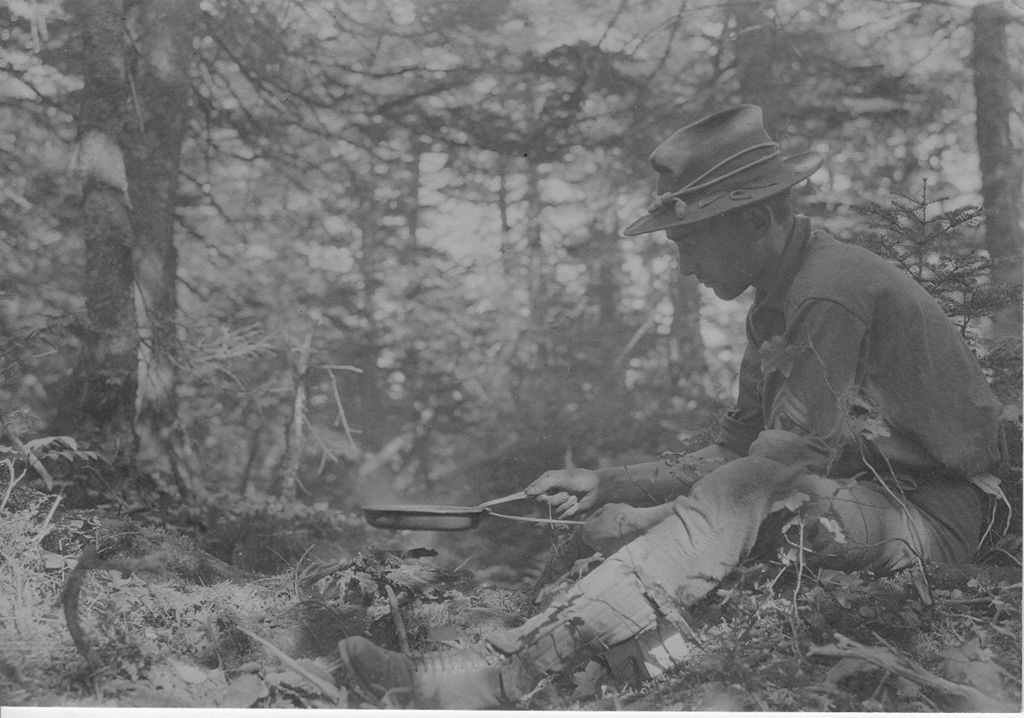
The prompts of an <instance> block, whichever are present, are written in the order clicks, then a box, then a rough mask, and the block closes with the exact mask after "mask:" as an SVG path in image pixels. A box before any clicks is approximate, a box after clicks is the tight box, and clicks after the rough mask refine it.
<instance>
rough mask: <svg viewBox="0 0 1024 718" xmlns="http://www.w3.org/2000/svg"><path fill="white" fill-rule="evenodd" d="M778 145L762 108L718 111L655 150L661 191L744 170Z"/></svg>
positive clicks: (740, 107) (667, 140)
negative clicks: (773, 140)
mask: <svg viewBox="0 0 1024 718" xmlns="http://www.w3.org/2000/svg"><path fill="white" fill-rule="evenodd" d="M776 148H777V146H776V145H775V144H774V143H773V142H772V139H771V137H769V136H768V132H767V131H766V130H765V128H764V121H763V118H762V112H761V108H760V107H758V106H757V105H739V106H737V107H732V108H729V109H727V110H723V111H721V112H716V113H715V114H713V115H709V116H707V117H705V118H703V119H700V120H698V121H696V122H694V123H692V124H689V125H687V126H686V127H683V128H682V129H679V130H677V131H676V132H675V133H673V134H672V135H671V136H670V137H669V138H668V139H666V140H665V141H664V142H662V143H661V144H660V145H658V147H657V148H656V149H655V150H654V152H653V153H651V164H652V165H653V166H654V169H655V170H656V171H657V172H658V188H657V191H658V193H659V194H661V193H664V192H678V191H679V190H682V189H684V188H687V187H688V186H690V185H698V184H702V183H703V182H705V181H708V180H714V179H715V178H724V177H725V176H726V175H728V174H730V173H742V170H743V169H744V168H746V167H747V166H750V165H751V162H752V161H753V160H757V159H758V158H759V157H762V158H765V159H768V155H770V154H772V153H773V152H774V153H775V154H777V149H776Z"/></svg>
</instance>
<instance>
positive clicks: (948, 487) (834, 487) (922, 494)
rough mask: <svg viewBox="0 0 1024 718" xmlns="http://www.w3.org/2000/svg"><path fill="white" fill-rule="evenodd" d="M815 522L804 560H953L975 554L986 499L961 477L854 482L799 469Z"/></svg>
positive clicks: (853, 566) (835, 565)
mask: <svg viewBox="0 0 1024 718" xmlns="http://www.w3.org/2000/svg"><path fill="white" fill-rule="evenodd" d="M793 487H794V490H795V491H797V492H802V493H804V494H806V495H807V496H808V497H809V501H808V508H809V509H811V511H810V513H811V514H812V515H823V516H824V517H825V518H828V519H831V520H832V521H833V522H835V524H834V525H835V526H836V527H837V528H838V529H839V535H837V534H836V532H834V531H833V530H831V529H830V528H829V527H826V526H823V525H822V524H821V523H820V522H819V524H818V525H817V526H812V527H811V529H812V531H811V533H810V534H809V535H808V537H807V548H808V558H807V560H808V564H809V565H810V566H813V567H818V568H832V569H837V570H843V571H856V570H870V571H875V572H877V573H892V572H894V571H899V570H901V569H905V568H908V567H911V566H914V565H917V564H918V563H919V562H920V561H930V562H934V563H946V564H956V563H965V562H968V561H970V560H972V559H973V558H974V554H975V552H976V550H977V544H978V540H979V538H980V536H981V529H982V526H983V522H984V517H985V512H986V509H987V505H988V502H987V501H986V500H985V497H984V495H983V494H982V493H981V491H980V490H978V489H977V488H976V487H975V486H973V485H972V484H971V483H969V482H967V481H964V480H962V479H949V478H943V477H925V478H919V479H917V480H908V479H905V478H904V479H895V480H891V479H885V480H884V483H883V482H881V481H878V480H866V481H856V482H852V481H850V480H837V479H829V478H824V477H820V476H814V475H805V476H802V477H799V478H798V479H797V480H796V481H795V482H794V485H793ZM780 538H781V537H780Z"/></svg>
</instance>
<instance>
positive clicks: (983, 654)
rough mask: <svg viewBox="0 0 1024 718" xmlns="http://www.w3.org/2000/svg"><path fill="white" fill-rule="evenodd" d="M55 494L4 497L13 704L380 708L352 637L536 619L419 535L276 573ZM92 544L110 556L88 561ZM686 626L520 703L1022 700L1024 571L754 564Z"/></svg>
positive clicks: (4, 684)
mask: <svg viewBox="0 0 1024 718" xmlns="http://www.w3.org/2000/svg"><path fill="white" fill-rule="evenodd" d="M54 503H55V501H54V497H53V496H48V495H44V494H41V493H38V492H35V491H31V490H29V489H25V488H22V487H18V488H17V489H16V490H14V491H7V492H4V491H2V490H0V705H8V706H77V707H96V706H122V707H123V706H145V707H155V706H159V707H169V706H170V707H173V706H180V707H236V708H238V707H241V708H247V707H259V708H264V707H272V708H335V707H342V708H346V707H348V708H356V707H375V706H374V705H373V704H371V703H370V702H369V701H367V699H366V697H365V696H360V695H359V694H358V693H357V692H356V691H355V690H354V689H353V688H351V687H350V686H348V685H346V682H345V679H344V675H343V672H342V671H341V669H340V668H339V666H338V664H337V662H336V660H335V659H336V650H335V646H336V644H337V641H338V640H339V639H340V638H343V637H345V636H347V635H357V634H362V635H367V636H369V637H370V638H372V639H373V640H375V641H377V642H378V643H380V644H382V645H385V646H387V647H389V648H392V649H395V650H401V649H410V650H430V649H440V650H449V649H451V648H453V647H459V646H461V645H470V644H472V643H473V642H475V641H478V640H479V639H480V636H481V635H483V634H486V633H487V632H488V631H491V630H495V629H498V628H502V627H506V626H513V625H516V624H518V623H520V622H522V621H523V620H525V618H526V617H528V616H529V615H530V614H532V613H533V612H535V611H536V610H537V609H536V607H535V606H534V605H533V603H532V602H531V601H530V600H529V599H528V584H527V582H526V581H525V580H524V581H522V582H519V583H516V582H509V580H508V577H509V576H510V575H514V572H512V571H509V570H508V569H507V568H503V567H495V568H494V570H493V571H490V572H488V571H483V570H477V571H473V572H471V571H469V570H467V569H465V568H462V567H458V563H457V562H453V561H452V560H451V557H448V556H439V555H437V554H436V552H434V551H432V550H431V549H429V548H426V547H422V546H420V545H419V544H417V543H416V541H417V535H416V534H394V535H393V538H392V540H391V541H389V542H388V543H389V545H378V546H374V547H369V546H361V547H360V548H358V549H357V550H355V551H352V552H348V553H347V555H343V554H344V553H345V552H342V553H339V554H336V555H335V556H334V557H330V556H326V555H320V556H319V557H318V558H315V559H314V558H312V555H313V552H306V553H305V555H304V556H302V555H300V556H299V557H298V558H296V559H289V563H290V565H287V566H285V568H284V569H283V570H279V571H276V572H273V573H271V574H270V575H267V574H259V573H255V572H252V571H247V570H243V569H242V568H239V567H238V566H233V565H231V564H230V563H228V562H227V561H224V560H222V559H221V558H218V557H217V556H216V555H215V554H216V553H217V551H214V552H213V553H211V552H210V551H211V550H212V548H211V547H213V546H214V545H215V544H216V542H215V541H213V540H212V538H211V536H210V535H209V533H208V532H205V533H204V532H203V531H199V530H197V529H196V524H195V522H193V523H192V524H190V523H189V521H187V520H184V519H183V516H184V515H183V514H179V515H178V516H177V522H176V523H175V522H174V521H170V520H169V518H168V517H167V516H162V517H160V518H158V519H157V518H148V519H147V518H145V517H144V516H143V515H142V514H136V515H131V514H127V513H126V512H125V510H124V507H120V508H117V507H110V506H107V507H102V506H101V507H96V508H91V509H82V510H63V509H58V510H57V511H56V512H52V511H51V509H52V507H53V506H54ZM311 515H312V514H308V515H303V516H302V517H298V518H297V517H294V516H291V517H288V521H289V522H290V523H291V524H295V523H296V522H301V521H308V520H309V518H310V516H311ZM193 518H194V517H193ZM331 521H332V522H333V524H332V525H333V526H334V527H335V531H336V534H337V535H338V536H341V535H342V534H345V532H346V531H348V530H350V529H351V530H352V531H355V533H349V534H345V535H346V536H347V538H346V539H345V541H346V542H348V545H355V544H354V541H355V540H356V539H353V538H352V537H354V536H361V534H358V531H357V530H356V529H355V528H354V527H355V525H356V524H358V523H360V521H359V520H358V519H357V518H356V517H344V518H338V517H337V516H334V517H333V518H332V519H331ZM267 526H268V530H269V526H270V525H269V524H267ZM328 533H329V532H328ZM90 544H92V545H97V546H98V547H99V549H100V554H101V555H102V556H103V559H104V560H106V561H108V563H107V564H100V565H96V566H94V569H93V570H89V571H84V570H82V569H83V567H84V566H86V565H89V562H90V561H93V560H94V559H83V560H80V558H81V557H82V555H83V554H82V552H83V550H84V549H85V547H87V546H88V545H90ZM204 549H205V550H204ZM232 555H234V556H236V557H237V556H238V555H239V554H238V551H237V549H235V550H234V551H233V554H232ZM228 558H230V555H229V556H228ZM448 565H451V566H456V568H449V567H447V566H448ZM76 566H78V570H75V567H76ZM919 575H920V574H919ZM503 577H504V578H503ZM798 578H799V580H797V579H798ZM65 587H70V589H69V590H66V591H65V594H70V595H66V596H65V598H66V600H65V601H64V605H65V608H66V607H67V606H68V605H71V606H72V608H73V609H74V610H73V615H71V616H66V615H65V613H64V611H63V610H62V608H61V595H62V590H65ZM75 599H77V600H75ZM687 620H688V622H689V625H690V627H691V628H692V631H693V633H692V636H691V639H692V643H693V645H694V650H693V653H692V655H691V656H690V657H689V658H688V659H686V660H685V661H684V663H683V664H682V665H681V666H679V667H678V668H677V669H676V670H674V671H672V672H671V673H670V674H669V675H667V676H666V677H664V678H662V679H660V680H657V681H651V682H648V683H646V684H644V685H642V686H640V687H639V688H636V689H628V688H626V687H624V686H621V685H618V683H617V682H616V680H615V679H614V678H613V677H612V676H611V675H609V673H608V671H607V670H606V668H605V666H604V664H603V663H602V662H601V661H600V659H598V658H595V659H593V660H588V661H585V662H584V663H582V664H581V665H579V666H578V667H576V669H574V670H571V671H567V672H566V673H565V674H563V675H561V676H558V677H555V678H551V679H548V680H546V681H545V682H543V683H542V684H541V686H539V687H538V689H537V690H535V691H534V692H533V693H532V694H531V695H530V696H529V697H528V698H527V699H525V700H524V701H523V702H522V703H521V704H520V706H519V707H520V708H523V709H534V710H538V709H557V710H620V709H622V710H698V709H702V710H719V711H743V710H756V711H822V712H824V711H828V712H831V711H886V712H948V711H979V710H980V711H1011V712H1019V711H1020V710H1021V680H1020V679H1021V582H1020V571H1019V568H1010V569H1007V568H998V567H992V566H970V567H949V568H942V567H933V568H932V569H931V570H929V571H928V582H927V588H926V587H925V583H924V582H922V581H920V580H914V576H913V575H897V576H895V577H892V578H882V579H879V578H875V577H872V576H869V575H865V574H847V573H838V572H830V573H820V572H819V573H815V574H811V573H809V572H807V571H804V572H803V573H800V574H799V575H798V573H797V571H796V570H795V568H794V566H784V565H782V564H752V565H747V566H744V567H742V568H741V569H739V570H737V571H736V572H734V573H733V575H731V576H730V577H729V579H728V580H727V581H726V582H724V583H723V584H722V585H721V586H720V587H719V588H718V589H717V590H716V591H714V592H713V593H712V594H711V595H709V596H708V597H707V598H706V599H705V600H703V601H702V602H700V603H699V604H698V605H696V606H694V607H692V608H691V610H690V611H689V615H688V616H687ZM69 629H70V630H69ZM72 633H74V634H75V635H76V638H75V640H73V636H72ZM76 642H77V644H78V645H77V647H76ZM87 657H88V658H87ZM385 707H387V706H385Z"/></svg>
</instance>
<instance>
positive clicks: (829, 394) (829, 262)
mask: <svg viewBox="0 0 1024 718" xmlns="http://www.w3.org/2000/svg"><path fill="white" fill-rule="evenodd" d="M822 161H823V158H822V157H821V156H820V155H818V154H816V153H812V152H808V153H803V154H799V155H796V156H793V157H789V158H785V159H784V158H783V157H782V156H781V153H780V150H779V146H778V145H777V144H776V143H774V142H772V140H771V139H770V138H769V136H768V134H767V132H766V131H765V129H764V125H763V121H762V118H761V110H760V108H758V107H756V106H753V105H741V106H738V107H734V108H731V109H728V110H724V111H722V112H718V113H716V114H713V115H710V116H708V117H705V118H704V119H701V120H699V121H697V122H694V123H692V124H690V125H687V126H686V127H683V128H682V129H680V130H678V131H677V132H676V133H674V134H673V135H672V136H670V137H669V138H668V139H667V140H665V142H663V143H662V144H661V145H659V146H658V147H657V149H655V151H654V153H653V154H652V156H651V162H652V164H653V166H654V168H655V170H656V171H657V172H658V175H659V177H658V187H657V195H656V198H655V201H654V203H653V204H652V205H651V207H650V210H649V213H648V214H647V215H646V216H644V217H641V218H640V219H638V220H637V221H635V222H633V223H632V224H631V225H629V226H628V227H627V228H626V230H625V234H626V235H638V234H643V233H650V232H658V231H665V232H666V233H667V236H668V238H669V239H671V240H672V241H674V242H675V243H676V244H677V246H678V248H679V267H680V271H682V272H683V274H686V275H691V274H692V275H696V277H697V279H698V280H699V281H700V282H702V283H703V284H705V285H706V286H708V287H710V288H711V289H712V290H713V291H714V292H715V294H716V295H718V296H719V297H720V298H722V299H734V298H736V297H738V296H739V295H740V294H742V293H743V292H744V291H746V289H748V288H749V287H751V286H753V287H754V288H755V290H756V295H755V300H754V303H753V305H752V307H751V309H750V312H749V314H748V316H747V327H746V328H747V338H748V346H747V349H746V353H745V354H744V357H743V361H742V365H741V369H740V389H739V397H738V401H737V404H736V408H735V409H734V410H733V411H732V412H731V413H730V414H728V415H727V416H726V417H724V418H723V420H722V423H721V431H720V436H719V439H718V441H717V442H716V444H714V445H712V446H710V447H707V448H705V449H702V450H701V451H698V452H695V453H693V454H689V455H686V456H684V457H682V460H681V461H678V462H670V461H654V462H650V463H645V464H638V465H634V466H626V467H622V468H615V469H602V470H599V471H589V470H584V469H571V470H558V471H550V472H548V473H546V474H544V475H543V476H541V477H540V478H538V479H537V480H536V481H534V482H533V483H532V484H530V486H528V487H527V493H529V494H532V495H534V496H537V497H538V499H539V500H541V501H543V502H544V503H547V504H549V505H551V506H553V507H554V508H555V510H556V512H557V513H558V514H559V515H561V516H569V515H573V514H576V513H585V514H586V513H591V512H593V513H592V515H591V516H590V518H589V520H588V521H587V523H586V524H585V525H584V526H583V528H582V531H581V532H580V538H581V540H582V541H583V543H586V544H587V545H588V546H589V548H591V549H594V550H597V551H599V552H600V553H601V554H603V555H604V556H606V557H607V558H605V559H604V561H603V562H602V563H601V564H600V565H598V566H597V567H596V568H595V569H594V570H593V571H591V572H590V573H588V574H587V575H586V576H584V577H583V578H582V579H580V580H579V581H576V582H575V583H573V584H572V585H570V586H569V587H568V588H567V589H564V590H562V591H560V592H559V593H558V595H557V596H555V598H554V599H553V600H552V601H551V603H550V605H548V606H547V608H545V609H544V610H543V611H541V612H540V613H539V614H538V615H536V616H534V617H532V618H531V619H529V620H528V621H526V623H525V624H524V625H522V626H520V627H518V628H514V629H510V630H505V631H500V632H496V633H493V634H490V635H488V636H487V637H486V645H485V646H483V647H482V648H480V649H477V650H465V651H455V652H448V653H432V654H425V655H423V656H418V657H410V656H406V655H402V654H399V653H394V652H389V651H385V650H383V649H381V648H379V647H377V646H375V645H373V644H372V643H371V642H370V641H368V640H366V639H365V638H361V637H356V638H348V639H345V640H343V641H341V642H340V644H339V651H340V654H341V658H342V662H343V663H344V664H345V666H346V668H347V672H348V675H349V678H350V679H351V680H352V681H353V682H355V683H356V684H357V685H358V686H359V687H360V688H361V689H362V690H363V691H365V692H367V693H368V694H370V695H371V696H374V697H377V698H379V697H381V696H382V695H383V694H384V693H386V692H388V691H392V692H393V693H392V696H395V695H396V693H397V694H404V698H405V700H407V701H408V702H409V703H410V704H411V705H414V706H416V707H421V708H484V707H495V706H500V705H503V704H512V703H514V702H515V701H516V700H517V699H518V698H519V697H521V696H522V695H523V694H524V693H525V692H527V691H529V690H530V689H531V688H532V687H533V686H534V685H535V684H536V683H537V681H538V680H540V678H542V677H543V676H544V675H546V674H548V673H551V672H557V671H561V670H563V669H566V668H569V667H571V666H573V665H575V664H577V663H578V662H579V661H580V660H582V659H583V658H585V657H588V656H590V655H592V654H594V653H605V654H608V653H611V654H613V655H616V656H618V657H619V658H618V659H616V660H620V659H621V657H622V656H624V655H625V656H629V657H631V659H632V665H633V667H634V669H635V671H636V674H637V675H636V678H638V679H643V678H647V677H653V676H656V675H658V674H660V673H661V672H663V671H665V670H666V669H668V668H670V667H672V666H673V665H675V664H677V663H678V662H679V661H680V660H682V659H683V658H685V657H686V656H687V655H688V653H689V647H688V644H687V641H686V639H685V633H684V630H685V625H684V624H683V621H682V618H681V616H680V612H679V609H680V608H681V607H685V606H689V605H691V604H692V603H694V602H695V601H697V600H698V599H700V598H701V597H702V596H704V595H705V594H706V593H708V592H709V591H710V590H711V589H713V588H714V586H715V585H716V584H717V583H718V582H719V581H720V580H721V579H722V578H723V577H724V576H725V575H726V573H727V572H728V571H730V570H731V569H732V568H733V567H735V566H736V565H737V563H738V562H739V561H740V560H742V559H743V558H744V557H745V556H746V555H747V554H748V553H749V551H750V549H751V548H752V547H753V545H754V543H755V540H756V539H757V538H758V532H759V529H760V528H761V526H762V524H763V523H764V522H765V519H766V518H767V517H768V516H769V515H770V514H772V513H773V512H775V511H777V510H780V509H781V508H782V507H783V506H784V505H787V504H788V505H789V506H792V505H793V504H794V498H795V497H797V502H799V500H804V501H805V502H806V503H805V504H804V506H805V508H808V509H810V510H811V513H813V515H815V516H826V517H828V518H829V519H830V520H831V523H830V526H833V527H836V530H837V531H839V532H841V534H842V539H843V540H837V538H836V535H835V534H834V533H833V532H830V531H819V532H817V534H814V533H812V534H811V536H810V540H809V545H808V555H809V558H808V563H809V564H810V565H812V566H817V567H827V568H836V569H841V570H859V569H870V570H873V571H876V572H879V573H887V572H893V571H898V570H900V569H904V568H907V567H910V566H914V565H916V564H918V563H920V562H922V561H932V562H937V563H962V562H966V561H969V560H971V559H972V557H973V556H974V553H975V551H976V548H977V543H978V541H979V538H980V535H981V530H982V526H983V523H984V518H985V515H986V511H987V506H988V502H987V500H986V498H987V497H986V496H985V495H984V494H983V493H982V492H981V491H980V490H979V489H978V488H977V487H976V486H975V483H974V481H976V480H977V477H978V476H981V475H984V474H985V472H988V471H990V470H992V469H993V468H994V467H995V466H996V465H998V463H999V461H1000V450H999V416H1000V409H1001V407H1000V405H999V402H998V401H997V400H996V399H995V397H994V395H993V394H992V392H991V390H990V389H989V387H988V384H987V383H986V381H985V377H984V375H983V374H982V371H981V369H980V367H979V365H978V362H977V360H976V359H975V357H974V355H973V354H972V353H971V351H970V350H969V348H968V347H967V346H966V344H965V343H964V341H963V340H962V338H961V337H960V335H959V333H958V332H957V331H956V329H955V328H954V327H953V325H952V324H951V323H950V322H949V320H948V319H947V318H946V316H945V315H944V314H943V312H942V310H941V309H940V307H939V306H938V305H937V303H936V302H935V301H934V300H933V299H932V298H931V297H930V296H929V295H928V294H927V292H925V291H924V290H923V289H922V288H921V287H920V286H918V285H917V284H916V283H915V282H914V281H913V280H911V279H910V278H909V277H907V276H906V275H904V274H903V273H901V272H900V271H899V270H897V269H896V268H894V267H892V266H891V265H889V264H888V263H887V262H885V261H884V260H882V259H881V258H879V257H877V256H875V255H874V254H872V253H871V252H869V251H867V250H865V249H862V248H859V247H855V246H851V245H848V244H843V243H840V242H838V241H836V240H835V239H832V238H831V237H829V236H828V235H827V234H825V233H824V232H822V231H820V230H818V231H812V229H811V224H810V221H809V220H808V219H807V218H806V217H803V216H799V215H795V214H794V213H793V211H792V206H791V200H790V188H791V187H792V186H794V185H796V184H797V183H799V182H801V181H803V180H804V179H806V178H807V177H809V176H810V175H811V174H812V173H813V172H814V171H815V170H817V169H818V167H820V166H821V164H822ZM620 662H621V661H620Z"/></svg>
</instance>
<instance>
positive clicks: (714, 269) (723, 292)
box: [665, 211, 765, 299]
mask: <svg viewBox="0 0 1024 718" xmlns="http://www.w3.org/2000/svg"><path fill="white" fill-rule="evenodd" d="M665 234H666V235H668V238H669V239H671V240H672V241H673V242H675V243H676V246H677V247H678V248H679V271H680V272H682V273H683V275H684V276H689V275H691V274H692V275H694V276H696V278H697V281H698V282H700V283H701V284H703V285H704V286H706V287H708V288H709V289H711V290H712V291H714V293H715V295H716V296H718V297H719V298H720V299H735V298H736V297H738V296H739V295H741V294H743V292H745V291H746V290H747V288H748V287H750V285H752V284H753V283H754V282H755V281H757V279H758V278H759V277H760V275H761V272H762V269H763V267H764V257H765V250H764V246H763V244H764V243H763V242H761V241H759V240H760V239H761V238H760V237H759V236H758V233H757V232H756V231H755V230H754V227H753V223H752V221H750V216H749V214H748V213H745V212H740V211H735V212H727V213H726V214H721V215H718V216H715V217H712V218H710V219H708V220H705V221H703V222H697V223H695V224H690V225H686V226H685V227H673V228H671V229H668V230H666V232H665Z"/></svg>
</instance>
